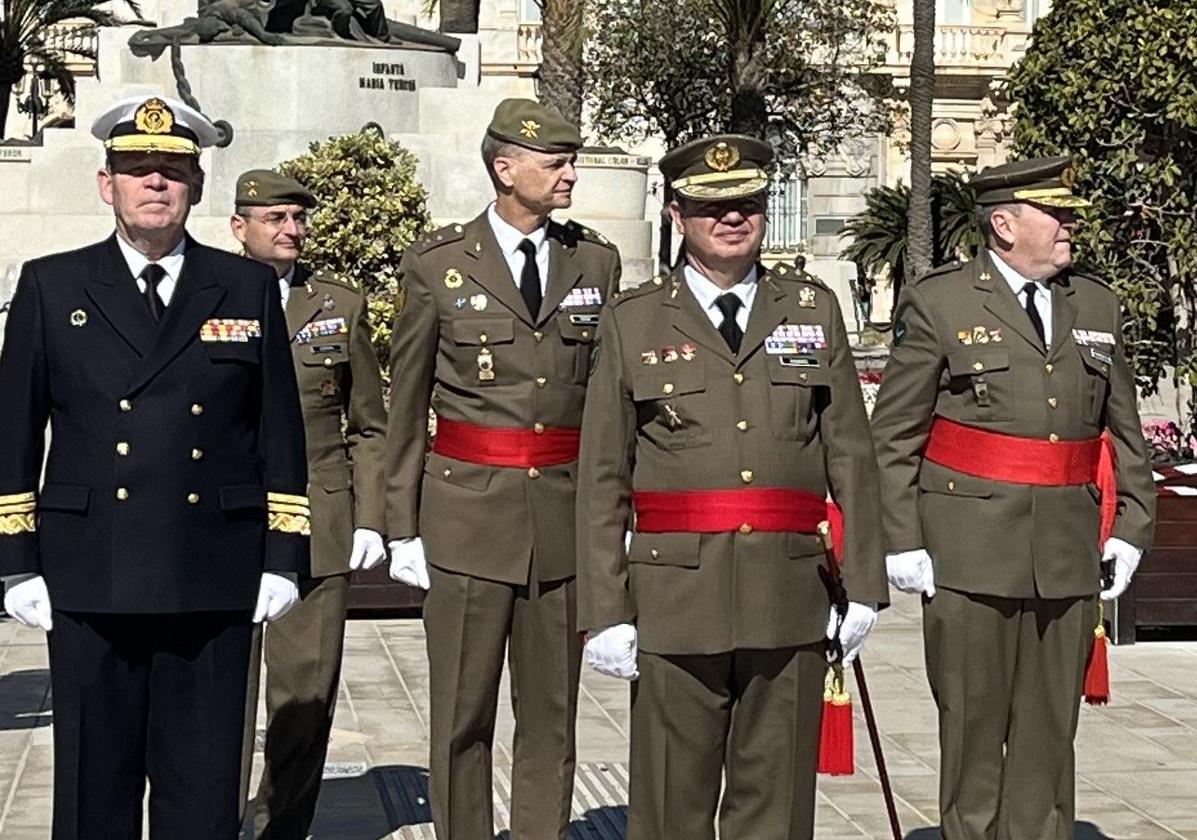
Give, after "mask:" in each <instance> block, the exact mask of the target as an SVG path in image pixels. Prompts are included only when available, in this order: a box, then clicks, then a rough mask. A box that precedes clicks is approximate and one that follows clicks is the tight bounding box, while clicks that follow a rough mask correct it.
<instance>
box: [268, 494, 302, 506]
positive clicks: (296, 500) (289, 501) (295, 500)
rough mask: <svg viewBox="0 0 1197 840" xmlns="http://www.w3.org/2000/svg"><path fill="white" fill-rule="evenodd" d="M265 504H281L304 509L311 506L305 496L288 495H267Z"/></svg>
mask: <svg viewBox="0 0 1197 840" xmlns="http://www.w3.org/2000/svg"><path fill="white" fill-rule="evenodd" d="M266 501H267V502H281V503H282V504H284V505H304V506H305V507H306V506H308V505H310V504H311V500H309V499H308V497H307V496H294V495H292V494H290V493H267V494H266Z"/></svg>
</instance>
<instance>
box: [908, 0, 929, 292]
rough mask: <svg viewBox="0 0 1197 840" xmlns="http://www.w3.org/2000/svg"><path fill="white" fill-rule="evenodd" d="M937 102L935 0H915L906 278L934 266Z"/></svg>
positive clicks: (911, 71) (912, 277)
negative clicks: (933, 119) (933, 122)
mask: <svg viewBox="0 0 1197 840" xmlns="http://www.w3.org/2000/svg"><path fill="white" fill-rule="evenodd" d="M934 102H935V0H914V54H913V55H912V56H911V58H910V214H909V219H908V223H909V254H908V258H907V261H906V279H907V280H913V279H914V278H915V277H918V276H919V275H920V274H925V273H926V272H928V271H930V270H931V261H932V249H933V247H934V243H933V240H932V231H931V109H932V106H933V104H934Z"/></svg>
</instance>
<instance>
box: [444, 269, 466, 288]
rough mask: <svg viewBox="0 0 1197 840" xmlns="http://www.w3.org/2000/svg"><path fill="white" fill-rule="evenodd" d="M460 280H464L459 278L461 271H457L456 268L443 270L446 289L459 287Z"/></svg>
mask: <svg viewBox="0 0 1197 840" xmlns="http://www.w3.org/2000/svg"><path fill="white" fill-rule="evenodd" d="M462 282H464V281H463V280H462V279H461V272H460V271H458V270H457V269H456V268H451V269H449V270H448V271H446V272H445V288H446V289H457V288H460V286H461V284H462Z"/></svg>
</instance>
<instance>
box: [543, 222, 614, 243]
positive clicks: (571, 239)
mask: <svg viewBox="0 0 1197 840" xmlns="http://www.w3.org/2000/svg"><path fill="white" fill-rule="evenodd" d="M552 227H553V228H554V229H561V230H562V231H563V237H564V240H565V241H567V242H568V244H571V245H574V244H577V243H578V242H591V243H593V244H595V245H602V246H603V247H605V248H611V249H612V250H615V245H614V244H612V242H611V240H609V239H607V237H605V236H603V235H602V234H601V233H599V232H598V231H596V230H591V229H590V228H588V227H586V225H580V224H578V223H577V222H575V221H574V220H573V219H569V220H567V221H566V222H565V224H562V225H557V224H554V225H553V226H552Z"/></svg>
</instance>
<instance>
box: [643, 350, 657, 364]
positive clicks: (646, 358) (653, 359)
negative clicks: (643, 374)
mask: <svg viewBox="0 0 1197 840" xmlns="http://www.w3.org/2000/svg"><path fill="white" fill-rule="evenodd" d="M656 363H657V351H656V350H645V351H644V352H643V353H641V354H640V364H642V365H655V364H656Z"/></svg>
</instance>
